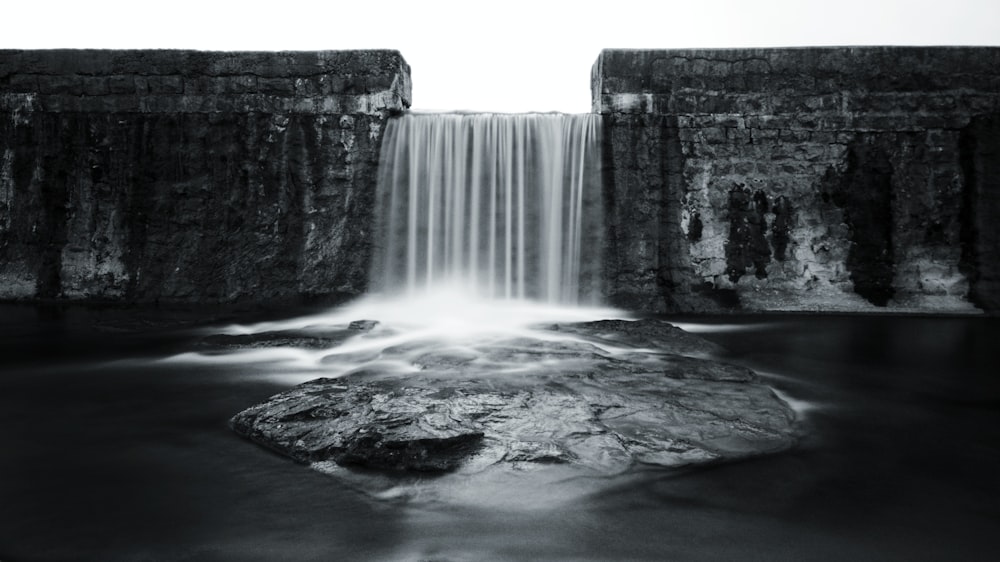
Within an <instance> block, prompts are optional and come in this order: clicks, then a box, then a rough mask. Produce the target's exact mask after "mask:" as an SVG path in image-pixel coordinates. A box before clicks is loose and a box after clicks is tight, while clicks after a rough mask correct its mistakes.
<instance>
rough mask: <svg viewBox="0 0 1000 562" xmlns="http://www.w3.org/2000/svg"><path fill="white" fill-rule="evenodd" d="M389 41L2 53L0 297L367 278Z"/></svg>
mask: <svg viewBox="0 0 1000 562" xmlns="http://www.w3.org/2000/svg"><path fill="white" fill-rule="evenodd" d="M409 105H410V77H409V67H408V66H407V64H406V63H405V61H404V60H403V58H402V57H401V56H400V54H399V53H397V52H395V51H326V52H278V53H256V52H240V53H227V52H198V51H95V50H52V51H9V50H8V51H0V299H48V298H65V299H90V300H112V301H122V302H133V303H134V302H192V303H193V302H198V303H204V302H233V301H239V300H241V299H252V300H255V301H266V300H272V299H287V298H297V297H301V296H311V295H334V294H344V293H346V294H356V293H359V292H361V291H363V290H364V289H365V288H366V283H367V268H368V262H369V261H370V253H371V247H370V239H371V237H370V230H371V225H372V222H373V218H372V209H373V197H374V193H375V183H376V177H377V174H376V172H377V170H376V167H377V160H378V152H379V146H380V142H381V138H382V133H383V131H384V129H385V123H386V119H387V118H388V117H389V116H390V115H392V114H394V113H397V112H399V111H401V110H403V109H405V108H406V107H408V106H409Z"/></svg>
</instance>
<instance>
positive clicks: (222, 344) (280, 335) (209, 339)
mask: <svg viewBox="0 0 1000 562" xmlns="http://www.w3.org/2000/svg"><path fill="white" fill-rule="evenodd" d="M354 335H355V333H354V332H350V331H347V330H329V331H325V332H316V331H313V330H279V331H273V332H260V333H257V334H215V335H211V336H206V337H204V338H202V339H201V341H200V342H199V346H200V347H203V348H210V349H213V350H226V351H231V350H237V349H258V348H262V347H298V348H305V349H326V348H330V347H334V346H335V345H338V344H340V343H341V342H343V341H344V340H346V339H347V338H349V337H352V336H354Z"/></svg>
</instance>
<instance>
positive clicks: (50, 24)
mask: <svg viewBox="0 0 1000 562" xmlns="http://www.w3.org/2000/svg"><path fill="white" fill-rule="evenodd" d="M568 6H572V9H571V10H567V7H568ZM0 17H2V19H3V26H2V29H3V30H2V32H0V48H23V49H39V48H61V47H73V48H186V49H208V50H314V49H319V50H330V49H366V48H387V49H398V50H399V51H400V52H402V54H403V56H404V57H405V58H406V60H407V62H408V63H409V64H410V66H411V68H412V76H413V105H414V108H415V109H433V110H452V109H454V110H483V111H505V112H515V111H566V112H576V113H579V112H587V111H589V110H590V67H591V65H592V64H593V63H594V61H595V60H596V58H597V55H598V54H599V53H600V51H601V49H602V48H612V47H620V48H696V47H702V48H704V47H781V46H808V45H994V46H1000V0H935V1H933V2H931V1H924V0H826V1H813V0H756V1H755V0H743V1H740V0H687V1H683V2H677V1H673V0H658V1H632V0H602V1H600V2H591V1H578V2H572V0H562V1H559V2H549V1H545V0H494V1H491V2H472V1H467V2H448V1H444V0H441V1H423V2H421V1H418V0H410V1H403V0H354V1H352V2H340V1H335V0H328V1H326V2H302V1H296V0H271V1H268V2H259V1H256V0H245V1H242V2H211V1H208V0H160V1H155V0H154V1H153V2H138V1H135V0H132V1H130V2H114V1H110V0H87V1H81V0H78V1H75V2H51V1H50V2H46V1H44V0H14V1H11V2H5V3H4V6H3V8H2V9H0Z"/></svg>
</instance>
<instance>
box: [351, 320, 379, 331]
mask: <svg viewBox="0 0 1000 562" xmlns="http://www.w3.org/2000/svg"><path fill="white" fill-rule="evenodd" d="M375 326H378V320H355V321H354V322H351V323H350V324H348V326H347V329H348V330H360V331H363V332H369V331H371V330H372V329H373V328H374V327H375Z"/></svg>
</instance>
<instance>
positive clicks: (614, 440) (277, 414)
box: [231, 320, 795, 488]
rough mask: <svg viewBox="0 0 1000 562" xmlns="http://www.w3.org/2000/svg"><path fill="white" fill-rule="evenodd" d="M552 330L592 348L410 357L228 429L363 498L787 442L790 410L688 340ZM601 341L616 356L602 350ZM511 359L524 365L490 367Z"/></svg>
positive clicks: (523, 344)
mask: <svg viewBox="0 0 1000 562" xmlns="http://www.w3.org/2000/svg"><path fill="white" fill-rule="evenodd" d="M559 331H561V332H564V333H573V334H576V335H578V336H584V337H586V338H587V339H588V340H589V342H590V343H588V342H580V341H573V342H566V341H558V340H556V341H547V340H532V339H513V340H501V341H496V342H493V343H492V344H491V345H486V344H484V345H483V346H482V349H469V348H465V349H464V350H455V349H451V348H442V349H439V350H436V351H429V352H427V353H423V354H416V355H414V356H413V361H414V364H415V365H417V366H418V368H422V370H421V371H419V372H416V373H407V374H401V373H399V372H398V371H397V372H390V371H387V370H380V369H379V368H378V367H376V366H373V367H372V368H369V369H365V370H363V371H360V372H356V373H353V374H350V375H347V376H345V377H342V378H338V379H329V378H319V379H316V380H313V381H310V382H307V383H304V384H302V385H299V386H297V387H295V388H292V389H290V390H288V391H286V392H282V393H281V394H278V395H276V396H273V397H271V398H270V399H268V400H266V401H265V402H263V403H261V404H258V405H256V406H253V407H251V408H249V409H247V410H245V411H243V412H240V413H239V414H237V415H236V416H235V417H234V418H233V419H232V420H231V426H232V428H233V429H234V430H235V431H236V432H237V433H239V434H241V435H243V436H245V437H247V438H249V439H251V440H252V441H254V442H257V443H259V444H261V445H264V446H266V447H268V448H271V449H273V450H276V451H278V452H280V453H282V454H285V455H287V456H289V457H291V458H293V459H295V460H297V461H299V462H302V463H307V464H310V465H311V466H313V468H316V469H317V470H321V471H324V472H333V473H336V474H339V475H341V476H346V477H347V478H348V479H350V480H352V481H354V482H355V483H356V484H360V485H361V486H362V487H363V488H370V486H369V484H372V483H374V482H376V481H378V479H379V478H385V477H386V476H387V475H389V476H392V477H394V478H399V477H404V478H405V477H407V475H411V476H412V475H416V474H427V473H437V474H451V475H464V476H470V477H472V476H475V475H481V474H486V473H493V474H495V473H496V472H497V471H500V472H502V473H504V474H507V475H508V476H510V475H511V474H513V473H511V472H510V471H514V472H515V473H521V474H524V471H531V472H534V471H544V470H550V469H551V468H552V467H561V468H560V469H559V471H558V474H560V478H563V479H565V478H569V477H572V476H588V475H589V476H597V477H603V476H607V475H614V474H621V473H623V472H626V471H628V470H629V469H632V468H636V467H642V466H655V467H666V468H676V467H682V466H689V465H696V464H704V463H715V462H720V461H726V460H733V459H739V458H745V457H750V456H755V455H761V454H767V453H773V452H777V451H781V450H784V449H787V448H789V447H790V446H792V445H793V443H794V440H795V438H794V427H793V425H794V421H795V415H794V412H793V411H792V410H791V408H790V407H789V406H788V405H787V404H786V403H785V402H784V401H783V400H781V398H779V397H778V396H777V395H776V394H775V393H774V392H773V391H772V390H771V389H770V388H769V387H767V386H765V385H763V384H761V383H759V381H758V378H757V376H756V374H755V373H754V372H753V371H751V370H749V369H747V368H745V367H739V366H736V365H731V364H727V363H722V362H719V361H715V360H711V359H706V358H704V357H700V356H703V355H704V354H705V352H706V350H709V349H716V348H715V346H714V344H711V343H709V342H707V341H705V340H702V339H701V338H700V337H698V336H694V335H692V334H688V333H686V332H683V331H682V330H679V329H677V328H675V327H673V326H670V325H669V324H666V323H663V322H658V321H652V320H650V321H640V322H619V321H614V322H592V323H587V324H574V325H567V326H560V327H559ZM607 342H614V346H615V349H616V351H615V352H614V353H612V352H609V351H607V350H606V348H605V347H602V344H606V343H607ZM623 349H624V351H623ZM649 349H665V350H669V351H670V353H659V352H650V351H648V350H649ZM691 355H695V356H698V357H692V356H691ZM511 361H520V362H523V363H525V368H524V369H523V371H519V372H511V371H509V370H508V371H505V372H503V373H502V374H498V373H497V372H495V371H492V370H491V366H492V365H496V364H500V363H504V364H508V365H509V364H510V362H511ZM345 469H355V470H356V469H374V470H376V471H379V473H380V474H381V476H377V475H375V476H373V475H372V473H370V472H368V471H362V472H360V473H359V472H354V473H351V471H350V470H347V472H345ZM413 482H416V481H412V482H411V484H412V483H413ZM420 482H421V485H422V486H427V485H428V484H427V482H426V481H425V480H420ZM397 483H398V482H397Z"/></svg>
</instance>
